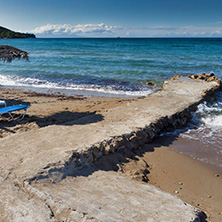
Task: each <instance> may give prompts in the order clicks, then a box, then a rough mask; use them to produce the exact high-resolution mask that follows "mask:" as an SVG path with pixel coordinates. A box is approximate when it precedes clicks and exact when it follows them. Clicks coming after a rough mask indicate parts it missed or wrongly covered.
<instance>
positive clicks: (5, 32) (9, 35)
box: [0, 26, 35, 39]
mask: <svg viewBox="0 0 222 222" xmlns="http://www.w3.org/2000/svg"><path fill="white" fill-rule="evenodd" d="M14 38H35V35H34V34H29V33H21V32H14V31H12V30H10V29H7V28H4V27H2V26H0V39H14Z"/></svg>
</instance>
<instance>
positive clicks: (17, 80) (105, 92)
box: [0, 75, 154, 97]
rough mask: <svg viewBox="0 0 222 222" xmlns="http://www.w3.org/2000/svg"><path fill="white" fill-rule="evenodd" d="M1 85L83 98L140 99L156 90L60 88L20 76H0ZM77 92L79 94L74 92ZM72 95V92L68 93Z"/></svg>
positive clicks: (97, 86)
mask: <svg viewBox="0 0 222 222" xmlns="http://www.w3.org/2000/svg"><path fill="white" fill-rule="evenodd" d="M0 84H1V85H3V86H4V87H8V88H10V87H13V88H17V87H18V88H24V89H25V88H29V89H30V88H32V90H33V91H35V89H36V91H41V89H42V90H43V91H45V90H44V89H48V90H52V91H55V90H56V91H57V92H59V91H62V92H65V91H73V93H74V95H75V94H76V93H80V94H83V96H94V95H96V96H99V94H100V93H101V96H108V97H109V96H112V97H113V96H116V97H126V96H129V97H138V96H147V95H148V94H151V93H152V92H153V91H154V89H151V88H150V89H148V90H141V91H124V90H115V89H113V88H112V86H99V85H93V84H92V85H87V84H79V85H77V84H69V83H67V84H66V85H65V86H62V85H61V86H60V85H59V84H58V83H53V82H49V81H47V80H40V79H36V78H24V77H18V76H5V75H0ZM74 91H77V92H74ZM68 94H69V95H72V93H71V92H69V93H68Z"/></svg>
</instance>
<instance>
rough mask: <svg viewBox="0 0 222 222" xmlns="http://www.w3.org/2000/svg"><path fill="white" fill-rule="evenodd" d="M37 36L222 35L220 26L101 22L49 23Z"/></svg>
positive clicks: (36, 31) (37, 31) (34, 31)
mask: <svg viewBox="0 0 222 222" xmlns="http://www.w3.org/2000/svg"><path fill="white" fill-rule="evenodd" d="M31 32H32V33H34V34H36V35H37V37H117V36H120V37H222V27H218V26H216V27H215V26H193V25H190V26H153V27H143V28H141V27H138V28H126V27H121V26H109V25H105V24H104V23H101V24H79V25H75V26H73V25H70V24H63V25H62V24H56V25H52V24H47V25H44V26H40V27H37V28H36V29H34V30H32V31H31Z"/></svg>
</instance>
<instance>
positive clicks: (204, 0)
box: [0, 0, 222, 37]
mask: <svg viewBox="0 0 222 222" xmlns="http://www.w3.org/2000/svg"><path fill="white" fill-rule="evenodd" d="M0 26H3V27H6V28H9V29H11V30H13V31H21V32H30V33H34V34H36V36H37V37H117V36H119V37H222V1H221V0H10V1H6V0H0Z"/></svg>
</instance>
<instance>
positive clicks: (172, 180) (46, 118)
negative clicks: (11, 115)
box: [0, 88, 222, 221]
mask: <svg viewBox="0 0 222 222" xmlns="http://www.w3.org/2000/svg"><path fill="white" fill-rule="evenodd" d="M0 91H1V96H2V97H1V98H2V99H6V102H7V103H8V105H12V104H14V102H20V103H23V102H28V103H31V104H32V106H31V107H30V109H29V110H28V113H27V118H25V120H24V121H23V122H22V123H21V124H20V123H18V124H16V125H14V124H13V123H11V121H8V122H7V126H6V127H5V128H4V129H1V131H2V130H3V131H4V133H3V134H2V136H3V137H5V136H8V135H9V134H12V133H16V132H24V131H28V130H36V129H39V128H41V127H45V126H47V125H53V124H62V123H64V122H67V121H69V120H70V119H72V120H73V118H76V119H78V118H81V117H83V116H87V115H91V114H92V113H96V114H99V113H100V112H101V111H105V110H109V109H112V108H114V107H118V106H121V105H123V104H127V103H128V102H129V101H133V100H136V99H138V98H109V97H100V98H97V97H91V98H90V97H83V96H75V97H67V96H63V95H47V94H41V93H34V92H25V91H21V90H16V89H5V88H1V89H0ZM64 112H66V114H68V115H66V116H65V117H64ZM58 113H60V115H58ZM56 114H57V115H56ZM67 118H68V119H67ZM165 142H167V140H165ZM171 142H172V141H171ZM171 142H170V143H169V142H168V145H167V146H164V148H158V149H155V150H154V152H148V154H145V155H148V156H147V162H148V164H149V165H150V166H151V169H150V170H149V171H150V174H148V175H147V176H148V179H149V180H150V183H151V184H154V185H155V186H157V187H159V188H160V189H163V190H165V191H167V192H170V193H172V194H174V195H175V189H176V185H178V181H179V182H181V180H182V179H181V180H180V178H179V176H180V175H186V176H185V177H183V181H182V182H183V184H184V186H183V189H182V191H181V192H180V191H179V193H178V195H177V196H178V197H179V198H181V199H182V200H184V201H186V202H188V203H190V204H192V205H195V206H197V207H199V208H200V209H202V210H204V212H206V213H207V216H208V218H210V219H212V221H213V220H214V219H215V221H216V219H217V218H218V219H219V218H220V217H221V214H220V213H221V212H219V209H218V208H217V207H218V206H220V205H221V204H222V199H221V197H222V194H221V191H220V189H219V187H220V185H221V184H222V183H221V176H219V177H215V174H216V172H214V171H212V169H209V168H206V166H204V165H203V164H201V163H199V162H198V161H196V160H193V159H192V158H190V157H187V156H185V155H181V154H179V153H177V152H176V151H174V150H172V147H171ZM177 142H178V143H180V140H178V141H177ZM158 143H159V142H158ZM152 144H154V146H157V147H162V146H163V144H164V142H163V143H162V144H161V143H159V144H156V145H155V141H154V142H153V143H151V145H148V147H149V148H148V150H149V149H150V146H152ZM145 146H147V145H145ZM186 146H189V144H187V145H186ZM145 149H147V147H145ZM145 159H146V157H145ZM170 163H171V164H170ZM181 163H184V165H183V164H181ZM175 166H176V167H175ZM185 166H186V167H188V168H189V171H188V170H187V169H188V168H186V167H185ZM133 168H134V167H133ZM138 169H139V170H140V169H141V168H140V166H139V168H138ZM163 169H164V170H163ZM194 169H195V170H194ZM125 171H126V172H129V169H126V170H125ZM163 171H164V172H163ZM165 172H167V174H168V175H171V176H170V177H168V176H167V177H164V176H163V175H164V174H166V173H165ZM187 172H189V173H187ZM202 175H204V178H203V176H202ZM200 181H202V183H201V184H203V183H204V181H207V184H206V185H205V186H200V185H199V182H200ZM218 181H219V182H218ZM188 183H189V184H188ZM172 184H173V186H172ZM185 184H187V186H188V188H187V187H185ZM212 187H215V189H212ZM209 189H210V191H211V192H210V193H209V194H207V195H209V196H211V197H207V198H206V197H205V196H201V195H202V194H204V195H205V194H206V192H207V190H209ZM216 197H217V198H216ZM200 198H203V200H201V199H200ZM209 200H210V201H209ZM198 204H199V205H198ZM215 213H216V215H214V214H215ZM212 215H213V216H212Z"/></svg>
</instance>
